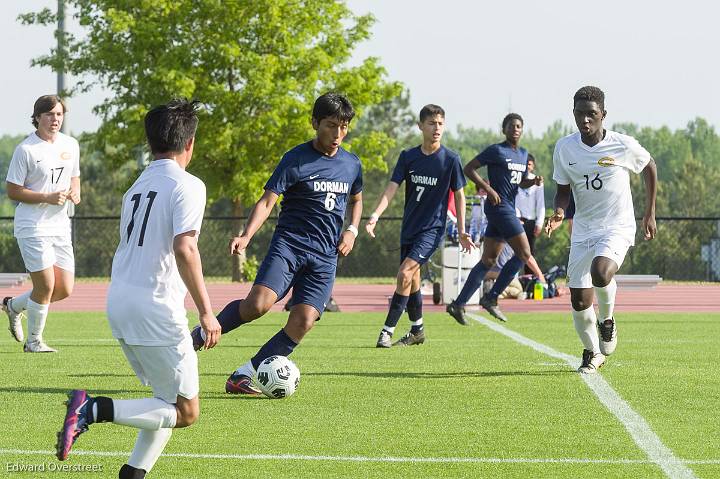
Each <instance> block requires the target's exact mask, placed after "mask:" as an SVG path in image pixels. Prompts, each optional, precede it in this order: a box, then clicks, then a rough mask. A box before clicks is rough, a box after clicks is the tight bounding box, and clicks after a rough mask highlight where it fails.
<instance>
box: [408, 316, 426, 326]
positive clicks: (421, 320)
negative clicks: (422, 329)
mask: <svg viewBox="0 0 720 479" xmlns="http://www.w3.org/2000/svg"><path fill="white" fill-rule="evenodd" d="M422 324H423V319H422V318H420V319H418V320H417V321H410V326H422Z"/></svg>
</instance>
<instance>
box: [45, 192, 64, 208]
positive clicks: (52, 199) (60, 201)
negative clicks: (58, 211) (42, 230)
mask: <svg viewBox="0 0 720 479" xmlns="http://www.w3.org/2000/svg"><path fill="white" fill-rule="evenodd" d="M68 196H70V189H69V188H68V189H67V190H61V191H54V192H52V193H48V195H47V201H46V203H48V204H50V205H57V206H62V205H64V204H65V202H66V201H67V199H68Z"/></svg>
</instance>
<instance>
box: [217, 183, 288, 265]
mask: <svg viewBox="0 0 720 479" xmlns="http://www.w3.org/2000/svg"><path fill="white" fill-rule="evenodd" d="M277 199H278V195H277V193H275V192H274V191H271V190H265V193H263V195H262V196H261V197H260V199H259V200H258V202H257V203H255V206H253V209H252V210H251V211H250V216H249V217H248V222H247V224H246V225H245V229H244V230H243V231H242V233H240V236H235V237H234V238H233V239H231V240H230V245H229V246H230V254H240V252H241V251H242V250H244V249H245V248H247V245H248V243H250V240H251V239H252V237H253V236H254V235H255V233H256V232H257V230H258V229H260V227H261V226H262V225H263V223H265V221H266V220H267V219H268V216H270V213H271V212H272V209H273V207H274V206H275V203H276V202H277Z"/></svg>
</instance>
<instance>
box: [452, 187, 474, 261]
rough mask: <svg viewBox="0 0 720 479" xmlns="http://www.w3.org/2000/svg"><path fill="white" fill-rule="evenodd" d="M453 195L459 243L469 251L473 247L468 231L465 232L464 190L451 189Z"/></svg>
mask: <svg viewBox="0 0 720 479" xmlns="http://www.w3.org/2000/svg"><path fill="white" fill-rule="evenodd" d="M453 193H454V197H455V211H456V212H457V228H458V236H459V237H460V245H461V246H462V249H463V251H466V252H467V251H470V250H472V249H473V248H475V243H473V242H472V238H471V237H470V233H466V232H465V190H464V189H462V188H460V189H459V190H455V191H453Z"/></svg>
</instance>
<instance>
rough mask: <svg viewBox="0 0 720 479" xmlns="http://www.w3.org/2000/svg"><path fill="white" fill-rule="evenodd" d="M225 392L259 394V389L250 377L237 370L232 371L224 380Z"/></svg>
mask: <svg viewBox="0 0 720 479" xmlns="http://www.w3.org/2000/svg"><path fill="white" fill-rule="evenodd" d="M225 392H226V393H228V394H253V395H255V394H260V390H259V389H258V388H256V387H255V385H254V384H253V380H252V378H251V377H250V376H248V375H247V374H241V373H239V372H237V371H235V372H233V373H232V374H231V375H230V377H229V378H228V379H227V381H225Z"/></svg>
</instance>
